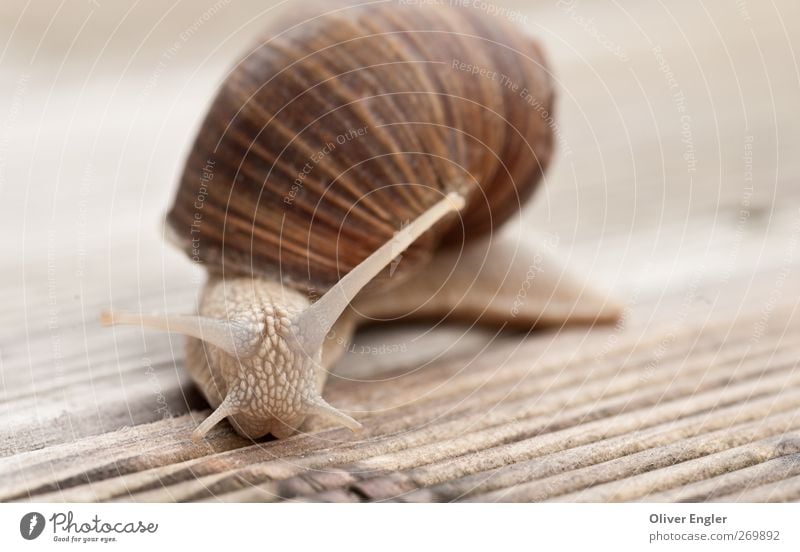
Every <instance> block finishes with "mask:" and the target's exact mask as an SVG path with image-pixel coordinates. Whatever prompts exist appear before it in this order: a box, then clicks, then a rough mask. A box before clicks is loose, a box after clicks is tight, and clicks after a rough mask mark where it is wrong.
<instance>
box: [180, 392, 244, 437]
mask: <svg viewBox="0 0 800 552" xmlns="http://www.w3.org/2000/svg"><path fill="white" fill-rule="evenodd" d="M239 408H240V405H239V400H238V397H237V395H236V394H235V393H228V396H227V397H225V400H223V401H222V403H221V404H220V405H219V406H218V407H217V409H216V410H214V412H212V413H211V415H210V416H209V417H208V418H206V419H205V420H203V422H202V423H201V424H200V425H199V426H197V428H196V429H195V430H194V431H193V432H192V441H194V442H195V443H197V442H199V441H201V440H202V439H203V438H204V437H205V436H206V434H207V433H208V432H209V431H211V428H213V427H214V426H215V425H217V424H218V423H220V422H221V421H222V420H223V419H225V418H227V417H228V416H232V415H233V414H236V413H237V412H239Z"/></svg>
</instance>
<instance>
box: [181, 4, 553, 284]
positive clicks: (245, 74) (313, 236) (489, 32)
mask: <svg viewBox="0 0 800 552" xmlns="http://www.w3.org/2000/svg"><path fill="white" fill-rule="evenodd" d="M455 63H464V64H468V65H469V66H471V67H476V68H479V69H478V71H480V70H481V69H483V70H484V71H491V72H493V73H494V74H495V76H494V78H492V77H491V76H486V75H485V74H483V75H481V74H473V73H472V72H471V71H465V70H463V68H462V69H459V68H458V67H454V64H455ZM501 75H502V76H503V79H506V80H502V81H501V78H500V76H501ZM509 83H510V84H511V85H513V86H515V87H516V88H513V87H512V86H509V85H508V84H509ZM523 89H527V91H528V92H529V94H530V98H528V100H527V101H526V99H525V98H523V97H521V95H520V93H521V91H522V90H523ZM553 97H554V94H553V86H552V81H551V78H550V76H549V71H548V68H547V65H546V62H545V60H544V57H543V54H542V51H541V49H540V48H539V47H538V46H537V44H536V42H535V41H534V40H533V39H532V38H531V37H529V36H528V35H526V34H525V33H524V32H523V31H522V30H521V29H519V28H517V27H516V26H515V25H513V24H511V23H509V22H507V21H505V20H503V19H502V18H495V17H489V16H487V15H486V14H485V13H484V12H481V11H479V10H475V9H470V8H460V9H459V8H447V7H434V6H400V5H395V4H373V5H367V6H363V7H358V8H351V9H347V10H341V11H337V12H335V13H331V14H327V15H324V16H321V17H318V18H316V19H312V20H311V21H308V22H305V23H303V24H301V25H299V26H297V27H294V28H292V29H290V30H288V31H286V32H283V33H280V34H277V35H276V36H274V37H272V38H269V39H266V40H265V41H264V42H263V43H261V44H260V45H258V46H257V47H256V48H255V49H254V50H252V51H251V52H250V53H249V54H248V55H246V56H245V57H244V59H242V60H241V62H240V63H239V64H238V65H237V66H236V67H235V68H234V69H233V70H232V72H231V73H230V74H229V76H228V78H227V79H226V80H225V82H224V83H223V84H222V87H221V89H220V90H219V93H218V94H217V96H216V99H215V100H214V102H213V104H212V106H211V108H210V110H209V112H208V115H207V116H206V118H205V121H204V122H203V124H202V126H201V127H200V130H199V132H198V134H197V138H196V140H195V142H194V145H193V147H192V148H191V151H190V154H189V157H188V160H187V162H186V167H185V170H184V173H183V177H182V178H181V181H180V185H179V187H178V192H177V195H176V197H175V201H174V204H173V206H172V208H171V210H170V211H169V215H168V223H169V225H170V226H171V229H172V230H173V234H174V236H176V237H177V239H178V241H179V243H180V244H181V245H182V247H183V248H184V250H185V251H186V252H187V254H189V255H190V256H191V257H192V258H194V259H195V260H199V261H202V262H203V263H204V264H205V265H206V267H207V268H208V270H210V271H212V272H214V273H219V274H224V276H225V277H233V276H245V277H269V278H279V279H280V280H281V281H282V282H284V283H286V284H289V285H291V286H293V287H295V288H297V289H300V290H304V291H309V290H315V291H316V290H319V291H323V292H324V291H325V290H327V289H328V288H330V286H331V285H333V284H334V283H336V282H337V281H338V280H339V279H340V278H341V277H342V276H343V275H344V274H346V273H348V272H349V271H350V270H352V268H353V267H355V266H357V265H358V264H359V263H360V262H361V261H363V260H364V259H365V258H366V257H367V256H368V255H369V254H370V253H371V252H372V251H374V250H375V249H377V248H378V247H379V246H380V245H381V244H383V243H386V242H387V241H388V240H389V239H391V237H392V236H393V235H394V233H395V232H396V231H397V230H398V229H399V228H401V227H402V226H403V225H404V224H407V223H408V222H409V221H411V220H414V219H415V218H416V217H417V216H418V215H419V214H420V213H422V212H423V211H424V210H425V209H427V208H428V207H430V206H431V205H433V204H434V203H435V202H436V201H438V200H440V199H441V198H442V197H443V196H444V194H446V193H447V192H449V191H453V190H457V191H459V192H461V193H462V194H463V195H465V197H467V207H466V208H465V209H464V210H463V211H462V213H461V221H460V222H459V221H457V220H454V219H451V220H449V221H448V224H441V225H439V226H437V227H436V228H435V229H434V230H432V231H431V232H429V233H427V234H426V235H425V236H423V237H422V238H421V239H420V240H418V241H417V243H415V244H414V245H412V246H411V248H410V249H409V250H408V251H407V252H406V253H405V255H404V257H403V263H402V264H400V265H399V266H398V268H397V270H396V271H395V273H394V276H395V277H396V278H397V279H398V280H402V279H404V278H405V277H407V276H408V275H410V274H413V273H415V272H417V271H418V270H419V269H420V268H421V267H422V266H424V264H425V263H426V262H427V260H428V259H429V258H430V256H431V254H432V252H433V251H434V249H435V248H436V247H437V246H438V245H439V244H440V243H441V242H443V241H449V242H458V241H461V240H462V239H465V238H466V239H472V238H474V237H476V236H479V235H481V234H484V233H486V232H487V231H488V230H490V229H491V228H495V227H497V226H498V225H500V224H502V223H503V222H504V221H505V220H506V219H508V218H509V217H510V216H511V215H513V214H514V213H516V212H517V211H518V209H519V208H520V205H521V203H522V202H524V201H525V200H526V199H527V198H528V197H529V196H530V195H531V192H532V191H533V190H534V188H535V187H536V184H537V183H538V182H539V180H540V177H541V175H542V173H543V171H544V170H545V168H546V166H547V164H548V163H549V161H550V158H551V156H552V152H553V131H552V128H550V127H549V126H548V125H547V124H546V119H545V118H546V117H547V116H548V115H549V114H550V113H552V110H553ZM536 106H538V108H537V107H536ZM204 175H205V177H204Z"/></svg>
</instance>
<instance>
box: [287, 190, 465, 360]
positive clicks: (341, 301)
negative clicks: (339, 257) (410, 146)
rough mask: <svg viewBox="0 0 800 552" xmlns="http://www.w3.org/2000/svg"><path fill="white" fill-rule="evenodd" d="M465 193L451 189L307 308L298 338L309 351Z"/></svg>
mask: <svg viewBox="0 0 800 552" xmlns="http://www.w3.org/2000/svg"><path fill="white" fill-rule="evenodd" d="M464 204H465V201H464V197H463V196H462V195H461V194H459V193H458V192H450V193H449V194H447V196H445V198H444V199H442V200H441V201H439V202H438V203H436V204H435V205H434V206H433V207H431V208H430V209H428V210H427V211H425V212H424V213H422V214H421V215H420V216H419V217H417V218H416V219H415V220H413V221H412V222H411V223H410V224H408V225H407V226H406V227H405V228H403V229H402V230H400V231H398V232H397V234H395V236H394V237H393V238H392V239H391V240H389V241H388V242H386V243H385V244H383V245H382V246H380V247H379V248H378V249H377V250H376V251H375V252H374V253H372V254H371V255H370V256H369V257H367V258H366V259H365V260H364V261H362V262H361V263H360V264H359V265H358V266H356V267H355V268H354V269H353V270H351V271H350V272H348V273H347V274H346V275H345V276H344V277H343V278H342V279H341V280H339V282H337V283H336V285H334V286H333V287H332V288H331V289H330V290H328V292H327V293H326V294H325V295H323V296H322V297H321V298H320V299H319V301H317V302H316V303H314V304H313V305H311V306H310V307H309V308H308V309H306V310H305V311H304V312H303V313H302V314H301V315H300V317H299V318H298V320H297V321H296V325H297V330H298V332H297V333H298V335H297V338H298V341H299V343H300V346H301V347H302V348H303V349H304V350H305V351H306V353H307V354H309V355H314V354H315V353H316V352H317V351H319V350H320V349H321V348H322V344H323V342H324V340H325V336H326V335H328V332H330V330H331V328H332V327H333V325H334V324H335V323H336V321H337V320H338V319H339V317H340V316H341V315H342V313H343V312H344V311H345V309H346V308H347V307H348V305H350V303H351V301H352V300H353V299H354V298H355V296H356V295H357V294H358V292H359V291H361V289H362V288H363V287H364V286H366V285H367V284H368V283H369V282H370V281H371V280H372V279H373V278H375V276H377V275H378V274H379V273H380V271H381V270H383V269H384V268H385V267H386V266H388V265H389V263H391V262H392V260H394V259H395V258H396V257H397V256H398V255H400V254H401V253H403V252H404V251H405V250H406V249H408V248H409V246H411V244H412V243H414V241H416V239H417V238H419V237H420V236H421V235H422V234H424V233H425V232H426V231H428V230H429V229H430V228H431V227H432V226H433V225H435V224H436V223H437V222H438V221H440V220H441V219H442V218H444V217H445V216H446V215H448V214H449V213H452V212H453V211H459V210H460V209H462V208H463V207H464Z"/></svg>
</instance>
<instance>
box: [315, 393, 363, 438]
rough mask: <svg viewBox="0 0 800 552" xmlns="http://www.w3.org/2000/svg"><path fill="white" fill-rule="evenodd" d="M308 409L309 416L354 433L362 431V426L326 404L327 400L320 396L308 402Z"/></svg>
mask: <svg viewBox="0 0 800 552" xmlns="http://www.w3.org/2000/svg"><path fill="white" fill-rule="evenodd" d="M306 406H307V407H308V414H309V415H314V416H317V417H318V418H321V419H324V420H327V421H329V422H332V423H335V424H336V425H340V426H344V427H346V428H348V429H350V430H352V431H356V430H358V429H361V427H362V426H361V424H360V423H359V422H358V421H356V420H354V419H353V418H351V417H350V416H348V415H347V414H345V413H344V412H342V411H341V410H338V409H336V408H334V407H332V406H331V405H329V404H328V403H327V402H325V399H323V398H322V397H320V396H319V395H316V396H313V397H311V398H310V399H308V400H307V401H306Z"/></svg>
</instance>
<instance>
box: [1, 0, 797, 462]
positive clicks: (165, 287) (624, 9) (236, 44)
mask: <svg viewBox="0 0 800 552" xmlns="http://www.w3.org/2000/svg"><path fill="white" fill-rule="evenodd" d="M298 1H299V0H298ZM498 4H499V5H502V6H506V7H508V8H509V9H512V10H515V12H516V13H517V14H518V15H519V17H517V19H518V20H519V23H520V24H522V25H524V26H526V27H527V28H528V29H529V31H530V32H531V33H532V34H534V35H535V36H536V37H538V39H539V40H541V41H542V43H543V44H544V45H545V47H546V50H547V53H548V55H549V58H550V60H551V62H552V67H553V70H554V72H555V75H556V78H557V89H558V95H559V100H558V109H557V125H558V138H559V152H558V154H557V156H556V159H555V162H554V164H553V166H552V167H551V170H550V171H549V173H548V174H547V176H546V181H545V184H544V186H543V187H542V188H540V190H539V192H538V193H537V195H536V197H535V198H534V199H533V201H532V202H531V203H530V205H529V207H528V208H527V209H526V213H525V222H524V225H525V228H526V231H529V232H530V233H531V235H532V236H538V237H544V238H546V239H548V240H549V243H552V244H555V248H556V254H557V255H558V256H559V257H560V258H561V259H562V260H563V261H564V263H565V264H567V265H569V266H572V267H575V269H576V270H578V271H580V272H582V273H584V274H586V275H587V276H588V277H589V278H590V279H592V280H593V281H594V282H596V283H597V284H598V285H602V286H606V287H608V288H610V289H612V290H614V291H616V292H617V294H618V295H619V296H620V297H621V298H622V300H623V301H624V302H626V305H627V306H628V307H629V309H628V313H627V314H628V320H632V321H633V324H632V325H633V327H634V328H640V329H641V331H642V332H644V331H646V329H647V328H648V327H650V325H651V324H655V323H656V322H655V321H656V320H660V323H662V324H664V323H665V324H667V326H669V325H670V324H671V325H673V326H679V325H681V324H683V323H684V322H685V321H687V320H692V319H693V318H695V319H696V318H697V317H706V316H708V313H709V312H710V310H713V309H717V308H719V309H723V308H727V309H732V310H733V311H736V310H737V309H739V310H741V309H749V310H755V311H758V310H759V309H764V308H769V304H770V301H771V302H772V306H773V308H774V306H775V305H776V304H778V303H780V304H787V303H789V304H796V301H797V296H796V295H794V294H793V292H791V291H790V289H789V283H790V282H792V281H793V278H794V279H796V263H797V259H798V255H797V251H796V250H797V243H798V235H799V234H800V222H798V221H800V211H799V210H798V209H800V207H798V206H799V205H800V201H798V200H800V183H799V182H798V174H800V156H798V155H797V153H796V152H797V151H798V148H799V147H800V116H798V113H800V109H798V108H799V107H800V105H799V104H800V69H798V61H797V57H796V52H797V51H798V49H800V3H798V2H796V1H794V0H775V1H772V0H770V1H766V2H755V1H752V0H737V1H733V0H715V1H706V2H700V1H694V0H677V1H672V2H659V1H655V0H653V1H639V0H637V1H633V0H625V1H607V0H602V1H601V0H596V1H595V0H554V1H544V0H541V1H539V0H537V1H525V2H498ZM298 6H299V4H297V3H295V2H293V1H286V2H281V3H273V2H265V1H249V0H200V1H197V0H191V1H189V0H184V1H178V2H172V1H170V2H163V1H159V0H141V1H138V2H132V3H129V2H111V1H105V0H96V1H95V0H64V1H61V2H58V1H55V0H45V1H37V2H27V1H23V0H6V1H4V2H2V4H0V91H1V92H0V197H1V198H2V201H0V221H2V222H1V224H2V230H3V231H2V232H0V240H2V243H1V244H0V245H2V250H3V256H2V257H3V260H2V267H3V269H2V271H0V301H2V304H3V309H2V312H0V317H2V320H0V324H2V330H1V332H2V333H0V338H2V342H0V354H1V355H2V357H1V358H0V360H1V361H2V363H3V378H4V380H3V382H4V391H5V393H6V395H7V396H8V395H9V394H11V395H14V394H16V393H21V392H23V391H25V390H27V391H28V392H31V391H33V390H34V389H37V387H36V385H40V383H37V382H41V380H42V379H43V378H46V379H48V381H49V382H50V383H51V384H52V385H58V386H60V387H62V388H63V389H65V390H66V391H65V394H64V397H63V400H61V401H60V402H56V403H53V404H45V405H43V404H42V403H41V401H39V402H36V401H35V397H33V398H32V399H31V402H30V405H32V406H30V408H35V409H36V412H37V416H38V420H39V421H38V422H37V423H38V424H45V423H47V421H48V420H51V421H52V420H56V419H58V418H59V416H60V415H61V413H63V412H65V411H70V412H76V410H80V409H81V408H85V409H86V410H87V414H86V416H87V417H94V418H95V422H93V423H94V424H95V425H97V427H102V428H105V429H108V428H111V427H119V426H122V425H126V424H132V423H136V422H140V421H149V420H152V419H158V418H159V417H160V416H161V413H159V412H158V404H157V401H158V400H163V399H164V397H163V395H166V402H167V403H169V404H171V405H172V406H171V408H173V412H178V413H179V411H180V410H181V408H182V409H183V410H184V411H185V410H186V406H183V407H181V406H180V405H181V404H185V401H186V400H190V402H191V400H193V399H186V397H184V396H183V393H184V388H185V386H184V383H185V379H184V378H185V376H184V375H183V372H182V371H181V370H180V362H181V357H182V348H183V341H182V339H181V338H174V337H173V338H168V337H166V336H163V335H154V334H143V333H140V332H136V331H134V330H131V331H130V332H129V333H127V337H126V338H125V339H126V341H125V342H124V343H122V344H120V342H118V341H117V339H119V338H120V337H119V336H121V335H122V333H121V332H120V331H115V332H114V333H112V332H111V331H110V330H109V331H101V330H100V328H99V326H98V324H97V313H98V312H99V311H100V309H101V308H103V307H105V306H107V305H109V304H110V303H112V302H113V304H115V305H117V306H124V307H126V308H143V309H157V310H170V311H182V310H183V311H185V310H189V309H192V308H193V304H194V300H195V294H196V291H197V289H198V288H199V286H200V283H201V273H200V272H199V271H198V269H197V268H196V267H194V266H192V265H191V263H190V262H189V261H188V260H187V259H186V258H185V257H184V256H183V254H182V253H180V252H178V251H177V250H175V249H173V248H172V247H171V246H170V245H168V244H166V243H165V241H164V240H163V238H162V230H161V221H162V219H163V216H164V214H165V212H166V209H167V206H168V204H169V202H170V200H171V198H172V194H173V191H174V189H175V186H176V183H177V179H178V177H179V175H180V172H181V170H182V165H183V162H184V157H185V155H186V152H187V150H188V148H189V146H190V143H191V140H192V139H193V136H194V133H195V131H196V129H197V127H198V126H199V123H200V121H201V118H202V116H203V115H204V113H205V111H206V109H207V107H208V104H209V101H210V99H211V97H212V95H213V93H214V91H215V90H216V88H217V86H218V85H219V83H220V82H221V80H222V79H223V78H224V77H225V74H226V72H227V71H228V69H229V68H230V66H231V64H232V63H233V62H234V61H235V59H236V58H237V57H238V56H239V55H240V54H241V53H242V52H243V51H244V50H245V49H246V48H247V47H248V45H250V44H251V43H252V41H253V39H254V37H255V36H256V35H258V34H259V32H260V31H261V29H262V28H263V27H264V24H265V22H267V21H268V20H270V19H272V18H273V17H275V14H276V13H278V11H279V10H287V9H288V10H292V9H297V8H298ZM759 283H760V284H763V285H755V284H759ZM776 294H777V295H776ZM751 296H752V297H753V298H752V300H751V299H750V297H751ZM698 305H699V307H698ZM765 305H766V307H765ZM712 307H713V308H712ZM698 308H699V310H696V309H698ZM698 313H699V314H698ZM629 327H630V323H629ZM448 331H455V332H456V333H461V332H462V331H463V330H459V329H456V330H448V329H446V328H445V329H442V330H441V332H444V333H443V334H441V335H445V336H447V335H448V334H447V332H448ZM367 339H368V338H367ZM110 344H111V345H110ZM112 345H113V348H112ZM126 351H127V353H126ZM128 353H129V354H128ZM126 355H127V356H126ZM405 356H408V355H405ZM411 356H413V355H411ZM395 360H396V359H395ZM392 362H394V361H393V360H391V359H389V360H387V359H384V358H381V359H374V358H373V359H370V363H371V364H375V363H390V364H391V363H392ZM354 363H355V364H357V362H355V361H354ZM104 374H105V375H113V376H114V377H113V378H111V381H108V382H106V383H103V385H108V386H113V387H114V389H115V390H114V392H109V393H107V394H102V396H103V397H106V396H108V397H114V396H116V397H117V398H116V400H117V401H118V400H119V397H120V396H123V397H125V398H124V399H123V403H122V405H124V404H126V401H129V402H135V400H136V397H137V393H139V395H141V396H142V397H147V401H148V404H149V406H148V408H144V409H140V410H135V411H132V410H131V409H127V408H123V406H122V405H120V406H116V407H114V408H111V407H110V406H108V405H106V404H104V403H106V402H108V403H109V404H110V403H111V402H113V400H115V399H113V398H109V399H105V398H97V397H96V398H95V399H94V400H90V401H88V402H89V403H91V404H84V402H85V395H84V394H83V392H82V391H80V390H81V389H85V387H81V386H83V385H84V383H85V382H86V381H87V380H92V379H93V378H102V377H103V375H104ZM154 386H155V387H156V388H157V389H163V393H162V396H161V397H160V398H159V393H160V392H159V393H154V392H153V387H154ZM137 390H140V391H137ZM176 405H177V406H176ZM25 408H26V407H24V406H23V408H21V409H18V408H13V409H12V408H9V409H8V410H7V413H4V416H8V417H9V418H11V419H18V418H19V419H21V418H22V417H24V416H28V414H26V413H25ZM58 423H60V422H58ZM31 424H33V422H31ZM31 427H32V428H33V429H32V431H35V430H36V428H35V427H33V425H31ZM86 427H88V426H86V425H84V426H81V429H79V430H78V429H75V431H76V432H77V434H80V433H81V432H90V431H93V430H91V429H86ZM48 435H49V434H48ZM48 438H51V437H48ZM19 446H21V447H23V445H19ZM23 448H24V447H23Z"/></svg>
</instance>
